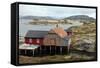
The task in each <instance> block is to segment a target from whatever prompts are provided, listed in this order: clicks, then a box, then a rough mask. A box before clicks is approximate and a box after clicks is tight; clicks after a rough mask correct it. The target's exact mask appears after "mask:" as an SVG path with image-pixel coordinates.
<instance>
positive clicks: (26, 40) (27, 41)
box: [25, 38, 43, 45]
mask: <svg viewBox="0 0 100 68" xmlns="http://www.w3.org/2000/svg"><path fill="white" fill-rule="evenodd" d="M30 39H31V38H25V43H26V44H34V45H43V39H31V40H30Z"/></svg>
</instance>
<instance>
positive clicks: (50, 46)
mask: <svg viewBox="0 0 100 68" xmlns="http://www.w3.org/2000/svg"><path fill="white" fill-rule="evenodd" d="M50 54H51V46H50Z"/></svg>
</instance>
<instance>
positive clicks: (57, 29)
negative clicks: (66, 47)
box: [49, 27, 67, 38]
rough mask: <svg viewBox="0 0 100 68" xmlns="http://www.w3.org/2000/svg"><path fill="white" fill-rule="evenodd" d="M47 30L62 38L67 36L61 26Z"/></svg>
mask: <svg viewBox="0 0 100 68" xmlns="http://www.w3.org/2000/svg"><path fill="white" fill-rule="evenodd" d="M49 32H50V33H56V34H57V35H58V36H59V37H61V38H64V37H66V36H67V33H66V31H65V30H64V29H63V28H61V27H56V28H54V29H51V30H50V31H49Z"/></svg>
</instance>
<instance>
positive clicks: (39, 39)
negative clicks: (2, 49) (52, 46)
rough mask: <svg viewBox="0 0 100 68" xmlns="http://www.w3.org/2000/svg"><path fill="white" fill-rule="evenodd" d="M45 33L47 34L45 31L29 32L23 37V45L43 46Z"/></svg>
mask: <svg viewBox="0 0 100 68" xmlns="http://www.w3.org/2000/svg"><path fill="white" fill-rule="evenodd" d="M47 33H48V32H47V31H34V30H29V31H28V32H27V34H26V36H25V43H26V44H34V45H43V38H44V36H45V35H46V34H47Z"/></svg>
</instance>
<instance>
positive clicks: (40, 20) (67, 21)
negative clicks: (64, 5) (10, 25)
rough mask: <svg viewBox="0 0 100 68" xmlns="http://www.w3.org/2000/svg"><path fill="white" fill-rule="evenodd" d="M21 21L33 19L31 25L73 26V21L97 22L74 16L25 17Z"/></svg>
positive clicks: (83, 16) (85, 17)
mask: <svg viewBox="0 0 100 68" xmlns="http://www.w3.org/2000/svg"><path fill="white" fill-rule="evenodd" d="M20 19H31V20H32V21H31V22H29V24H33V25H34V24H72V21H79V22H82V23H90V22H92V23H94V22H95V21H96V20H95V19H94V18H92V17H89V16H87V15H74V16H69V17H65V18H63V19H57V18H53V17H49V16H23V17H20Z"/></svg>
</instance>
